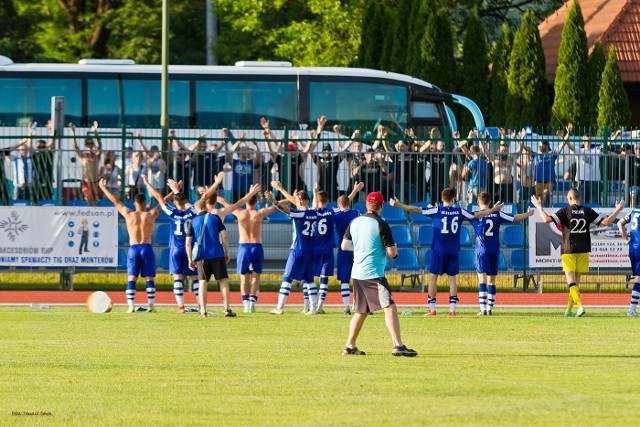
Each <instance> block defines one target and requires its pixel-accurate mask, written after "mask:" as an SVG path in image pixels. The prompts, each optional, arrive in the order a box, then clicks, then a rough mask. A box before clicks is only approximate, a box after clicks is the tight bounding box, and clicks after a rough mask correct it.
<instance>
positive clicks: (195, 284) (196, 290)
mask: <svg viewBox="0 0 640 427" xmlns="http://www.w3.org/2000/svg"><path fill="white" fill-rule="evenodd" d="M193 294H194V295H195V296H196V302H197V301H200V300H199V299H198V297H199V296H200V281H199V280H194V281H193Z"/></svg>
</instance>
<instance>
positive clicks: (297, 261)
mask: <svg viewBox="0 0 640 427" xmlns="http://www.w3.org/2000/svg"><path fill="white" fill-rule="evenodd" d="M314 269H315V262H314V257H313V255H311V254H308V253H304V252H302V251H296V250H292V251H291V252H289V258H287V265H286V266H285V267H284V275H285V277H288V278H289V279H291V280H297V281H301V280H304V281H305V282H307V283H313V279H314V277H315V275H314Z"/></svg>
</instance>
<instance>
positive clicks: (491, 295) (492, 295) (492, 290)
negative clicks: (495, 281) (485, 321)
mask: <svg viewBox="0 0 640 427" xmlns="http://www.w3.org/2000/svg"><path fill="white" fill-rule="evenodd" d="M487 290H488V294H487V297H488V298H487V302H488V305H489V307H488V310H489V311H491V310H493V305H494V304H495V303H496V285H489V287H488V288H487Z"/></svg>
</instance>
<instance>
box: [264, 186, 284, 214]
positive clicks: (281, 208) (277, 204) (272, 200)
mask: <svg viewBox="0 0 640 427" xmlns="http://www.w3.org/2000/svg"><path fill="white" fill-rule="evenodd" d="M264 197H265V198H266V199H267V200H268V201H269V202H270V203H272V204H273V206H275V208H276V209H278V210H279V211H280V212H282V213H283V214H285V215H289V214H290V213H291V209H289V207H288V206H286V205H283V204H281V203H280V202H278V201H277V200H276V198H275V197H273V193H272V192H271V191H267V192H265V193H264Z"/></svg>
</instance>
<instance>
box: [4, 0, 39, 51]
mask: <svg viewBox="0 0 640 427" xmlns="http://www.w3.org/2000/svg"><path fill="white" fill-rule="evenodd" d="M39 52H40V47H39V46H38V44H37V41H36V39H35V37H34V31H33V23H32V21H31V20H30V19H29V18H28V17H25V16H24V15H23V14H21V13H20V12H19V11H18V10H17V9H16V7H15V4H14V1H13V0H0V55H3V56H6V57H9V58H11V59H12V60H13V61H14V62H30V61H32V60H33V58H34V56H36V55H38V54H39Z"/></svg>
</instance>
